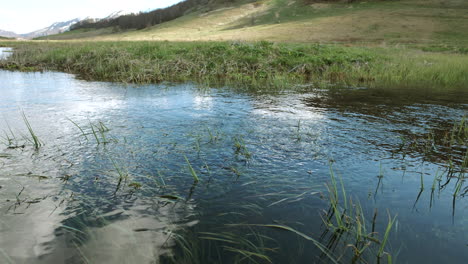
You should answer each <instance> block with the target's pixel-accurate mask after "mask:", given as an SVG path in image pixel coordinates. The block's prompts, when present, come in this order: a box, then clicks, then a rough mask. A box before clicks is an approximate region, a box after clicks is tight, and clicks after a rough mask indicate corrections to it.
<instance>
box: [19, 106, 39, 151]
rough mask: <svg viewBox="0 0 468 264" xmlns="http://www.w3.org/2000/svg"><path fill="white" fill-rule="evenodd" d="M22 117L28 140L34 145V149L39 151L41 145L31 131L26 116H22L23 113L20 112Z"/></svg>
mask: <svg viewBox="0 0 468 264" xmlns="http://www.w3.org/2000/svg"><path fill="white" fill-rule="evenodd" d="M21 114H22V116H23V120H24V123H25V124H26V127H27V128H28V131H29V135H30V136H31V139H29V140H30V141H31V142H32V143H33V145H34V148H35V149H36V150H39V148H40V147H41V146H42V143H41V141H40V140H39V138H38V137H37V135H36V133H35V132H34V130H33V129H32V127H31V124H30V123H29V121H28V118H27V117H26V115H25V114H24V112H21Z"/></svg>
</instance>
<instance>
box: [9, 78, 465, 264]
mask: <svg viewBox="0 0 468 264" xmlns="http://www.w3.org/2000/svg"><path fill="white" fill-rule="evenodd" d="M0 80H1V82H0V112H1V117H0V134H1V135H2V138H1V145H0V186H1V188H0V211H1V212H2V213H1V214H0V262H2V263H8V262H12V263H86V262H89V263H154V262H157V261H158V260H159V261H160V262H163V263H168V262H171V261H174V260H171V256H172V257H174V258H175V262H178V263H185V262H187V261H186V259H184V257H183V256H184V254H187V250H184V249H183V247H181V245H182V244H183V243H182V242H181V241H191V242H192V243H190V245H191V247H190V251H191V252H192V253H193V254H194V255H193V256H191V262H193V263H220V262H222V263H250V262H252V263H255V262H254V261H256V262H258V263H268V261H267V260H266V259H263V258H260V257H257V256H250V258H246V257H245V255H242V254H241V253H239V252H238V251H235V250H233V249H232V248H236V249H242V250H244V254H245V252H246V251H251V252H253V251H254V249H253V248H249V247H248V246H246V245H245V244H242V243H240V242H239V243H237V244H236V243H228V242H226V241H224V242H223V241H219V240H213V237H216V236H217V235H214V234H223V235H226V234H229V235H230V236H232V237H236V239H237V240H236V241H241V239H247V240H249V241H251V242H252V244H255V245H256V246H257V247H256V248H255V250H257V251H255V252H263V253H264V254H265V255H267V256H269V258H270V260H271V262H273V263H311V262H327V261H329V260H327V258H320V255H321V252H320V250H318V249H317V247H316V246H315V245H314V243H312V242H311V241H308V240H306V239H304V238H303V237H301V236H299V235H297V234H295V233H293V232H288V231H286V230H284V229H279V228H271V227H265V226H260V225H269V224H277V225H283V226H288V227H291V228H294V229H295V230H297V231H299V232H301V233H303V234H307V235H308V236H311V237H313V238H314V239H317V240H320V235H321V234H322V233H323V232H324V230H325V229H324V226H323V224H322V219H321V217H320V215H321V214H322V215H323V213H324V212H326V211H327V210H328V206H329V202H328V198H327V197H328V192H327V189H326V187H325V184H326V183H327V182H330V179H331V178H330V167H332V168H333V171H334V173H335V174H336V175H337V177H342V179H343V182H344V186H345V188H346V192H347V196H349V197H352V199H353V200H354V202H355V203H357V201H359V203H360V204H361V206H362V208H363V211H364V214H365V217H366V219H367V222H368V223H367V224H368V226H370V222H371V220H372V217H373V213H374V210H375V209H378V214H377V218H376V219H377V222H376V231H377V232H378V233H379V236H380V237H382V235H383V232H384V230H385V227H386V225H387V221H388V214H389V215H391V216H392V217H393V216H396V219H397V220H396V222H395V224H394V226H393V229H392V233H391V235H390V238H389V243H388V244H387V247H386V248H385V251H387V252H389V253H390V254H392V257H393V259H394V262H395V263H442V262H443V263H463V262H464V261H465V260H466V259H467V258H468V250H466V249H467V248H466V243H467V242H468V222H467V221H468V210H467V206H468V202H467V199H466V197H464V196H462V194H463V190H466V187H465V186H466V185H465V184H464V185H462V188H461V190H462V191H461V192H460V193H459V195H458V196H457V197H456V199H455V206H453V193H454V192H455V189H456V181H455V180H451V181H449V182H448V183H447V185H446V186H443V188H439V184H437V188H436V190H435V192H434V193H433V195H432V197H433V199H432V202H431V186H432V183H433V181H434V177H435V175H436V173H437V174H441V175H442V174H444V173H446V168H447V160H448V158H449V156H450V155H452V156H453V158H454V160H460V159H462V158H463V157H462V155H463V154H464V153H462V151H461V152H460V153H455V154H453V153H452V154H448V153H445V152H443V151H442V150H439V151H434V152H433V153H430V154H424V153H421V152H420V151H418V150H417V149H412V150H411V149H410V150H407V151H406V152H405V153H403V151H402V150H399V148H400V146H401V141H402V137H408V138H410V139H411V138H412V137H414V136H415V135H426V133H429V132H431V131H439V130H444V129H450V128H451V126H452V125H453V123H455V122H459V121H460V120H461V119H462V117H463V116H464V115H466V111H467V103H468V102H460V101H457V102H456V103H447V101H446V100H445V99H444V100H443V101H440V102H438V101H437V98H434V99H433V100H431V102H425V101H409V102H408V101H407V102H404V103H399V104H393V103H391V98H387V99H389V100H377V101H372V102H371V101H367V102H368V103H366V104H364V103H363V102H362V101H356V100H354V99H352V100H350V101H347V100H342V98H343V96H344V97H346V95H347V93H349V91H347V90H343V91H341V92H340V91H339V92H338V93H339V94H340V96H341V97H340V98H341V99H340V100H338V99H336V98H335V97H334V96H336V92H335V93H334V94H333V95H332V94H331V93H328V92H327V91H321V90H318V91H314V92H310V93H301V94H297V93H283V94H275V95H268V94H260V95H259V94H246V93H237V92H232V91H231V90H229V89H202V88H199V87H197V86H195V85H192V84H182V85H169V84H167V85H143V86H137V85H134V86H132V85H122V84H114V83H102V82H87V81H81V80H77V79H75V78H74V76H72V75H69V74H64V73H55V72H45V73H21V72H9V71H0ZM364 95H365V93H364ZM373 96H374V95H373ZM374 97H375V96H374ZM374 97H372V98H374ZM317 98H320V100H318V99H317ZM325 99H326V102H327V103H324V100H325ZM360 100H363V101H364V102H366V98H360ZM22 113H24V114H25V116H26V118H27V119H28V121H29V123H30V124H31V127H32V128H33V130H34V132H35V134H36V135H37V136H38V138H39V139H40V140H41V142H42V146H41V147H40V148H39V149H38V150H35V149H34V147H33V144H32V143H31V141H30V135H29V134H28V133H29V132H28V130H27V128H26V126H25V122H24V119H23V117H22ZM93 129H94V130H95V131H94V132H95V133H93ZM100 129H101V131H99V130H100ZM465 146H466V145H465ZM462 150H463V149H462ZM185 158H187V160H188V161H189V163H190V165H189V164H188V163H187V161H186V159H185ZM190 166H191V167H192V168H193V170H194V171H195V173H196V174H197V176H198V177H199V179H200V181H199V182H198V183H194V179H193V176H192V174H191V171H190ZM379 175H380V176H381V177H378V176H379ZM463 175H464V174H463ZM460 177H462V178H463V179H464V177H465V176H460ZM421 178H422V180H423V182H424V186H425V188H424V190H423V192H422V193H421V195H420V198H419V199H418V200H417V202H416V199H417V196H418V193H419V192H420V189H421ZM379 179H380V183H379ZM441 179H442V180H441V183H440V185H443V184H444V183H446V182H447V180H449V179H450V178H447V177H446V175H445V174H444V176H443V177H442V178H441ZM119 182H120V183H119ZM369 232H370V231H369ZM208 233H209V234H208ZM263 236H265V237H263ZM210 237H211V239H210ZM225 237H226V236H224V238H225ZM266 237H269V238H266ZM181 238H183V239H185V240H182V239H181ZM218 238H219V237H218ZM233 240H234V239H233ZM321 242H322V243H323V244H327V241H326V240H321ZM348 243H349V241H348V240H346V239H345V238H342V241H340V242H339V243H338V245H337V247H336V249H335V251H333V254H335V256H339V255H340V254H343V252H347V253H344V254H345V256H346V257H349V254H350V252H351V251H350V247H347V246H346V245H347V244H348ZM377 248H378V247H377ZM194 252H196V254H195V253H194ZM263 253H262V254H263ZM374 255H375V254H374V253H373V252H372V251H371V250H370V249H369V251H368V253H366V258H368V260H369V261H370V263H373V262H375V259H374ZM382 261H383V263H386V257H385V258H383V259H382ZM347 262H349V261H348V260H346V261H344V263H347Z"/></svg>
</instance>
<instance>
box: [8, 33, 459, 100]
mask: <svg viewBox="0 0 468 264" xmlns="http://www.w3.org/2000/svg"><path fill="white" fill-rule="evenodd" d="M9 44H10V43H9ZM10 46H13V47H14V48H15V52H14V54H13V55H12V56H10V58H9V59H8V60H5V61H1V62H0V68H3V69H11V70H40V71H42V70H58V71H65V72H70V73H75V74H78V76H79V77H80V78H84V79H88V80H98V81H116V82H124V83H159V82H164V81H168V82H188V81H191V82H197V83H199V84H202V85H205V86H231V87H237V88H243V89H251V90H255V91H258V90H262V91H276V90H282V89H289V90H294V89H297V90H304V89H307V88H310V87H330V86H341V87H343V86H346V87H347V86H354V87H362V86H366V87H377V88H422V89H438V90H440V91H444V92H446V91H447V90H448V89H450V90H460V89H461V90H466V87H468V75H467V74H466V72H468V55H462V54H442V53H427V52H420V51H416V50H414V49H410V48H370V47H344V46H340V45H322V44H279V43H272V42H266V41H261V42H254V43H246V42H146V41H139V42H60V43H43V42H38V43H34V42H15V43H11V44H10Z"/></svg>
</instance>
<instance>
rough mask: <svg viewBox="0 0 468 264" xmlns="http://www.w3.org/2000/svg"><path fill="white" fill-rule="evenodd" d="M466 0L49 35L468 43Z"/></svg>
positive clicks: (240, 9)
mask: <svg viewBox="0 0 468 264" xmlns="http://www.w3.org/2000/svg"><path fill="white" fill-rule="evenodd" d="M467 11H468V2H466V1H463V0H400V1H391V0H390V1H384V0H381V1H353V2H351V3H345V2H335V1H332V2H330V1H321V2H318V1H313V0H295V1H294V0H264V1H257V2H253V3H245V4H236V3H233V4H224V5H221V6H220V5H217V6H214V7H213V6H211V7H210V8H201V7H200V8H197V9H194V10H192V11H191V12H188V13H187V14H186V15H184V16H182V17H179V18H177V19H175V20H172V21H169V22H165V23H162V24H159V25H156V26H152V27H148V28H145V29H141V30H122V29H120V28H118V27H108V28H105V29H98V30H95V29H80V30H76V31H71V32H67V33H65V34H60V35H55V36H49V37H47V39H57V40H59V39H76V38H84V39H89V40H171V41H208V40H247V41H257V40H270V41H278V42H346V43H349V42H367V43H369V42H370V43H379V44H380V43H420V44H442V43H443V44H453V45H457V46H467V45H468V34H466V32H468V12H467Z"/></svg>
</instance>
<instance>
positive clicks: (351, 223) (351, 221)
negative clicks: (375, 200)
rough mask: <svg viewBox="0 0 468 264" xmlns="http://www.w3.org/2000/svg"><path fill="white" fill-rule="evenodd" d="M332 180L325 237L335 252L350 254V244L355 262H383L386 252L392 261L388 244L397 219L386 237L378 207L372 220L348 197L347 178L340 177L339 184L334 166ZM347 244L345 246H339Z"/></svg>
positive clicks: (390, 224)
mask: <svg viewBox="0 0 468 264" xmlns="http://www.w3.org/2000/svg"><path fill="white" fill-rule="evenodd" d="M330 179H331V183H329V184H328V185H327V189H328V193H329V197H328V202H329V203H330V206H329V209H328V211H327V212H325V213H324V214H323V215H322V220H323V223H324V226H325V230H324V232H323V233H322V235H321V241H324V242H323V244H324V245H325V246H326V248H327V249H328V250H330V251H331V252H335V251H343V252H339V253H340V255H346V254H349V253H346V249H347V248H351V252H352V253H351V254H350V255H349V259H350V262H351V263H361V262H369V261H371V262H374V263H380V262H381V259H382V257H383V256H387V263H392V256H391V254H390V253H389V252H387V251H386V245H387V243H388V238H389V235H390V232H391V229H392V226H393V224H394V223H395V221H396V217H393V218H392V217H390V215H389V220H388V223H387V226H386V229H385V232H384V235H383V237H380V236H379V234H378V233H377V232H376V231H375V228H376V221H377V211H375V212H374V216H373V218H372V220H368V219H367V218H366V215H365V213H364V211H363V209H362V207H361V205H360V203H359V202H354V201H353V199H352V197H347V194H346V190H345V187H344V184H343V180H342V178H341V177H339V184H338V181H337V179H336V176H335V173H334V171H333V169H332V168H331V167H330ZM340 245H344V246H345V247H344V248H339V246H340Z"/></svg>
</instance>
